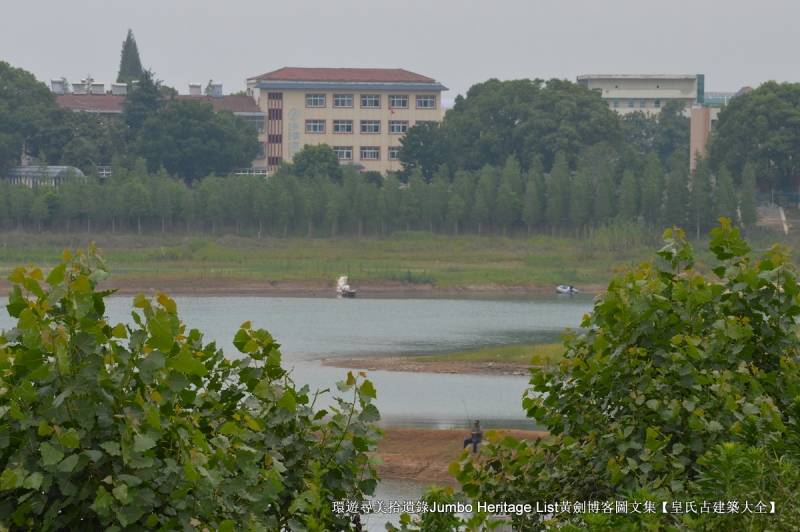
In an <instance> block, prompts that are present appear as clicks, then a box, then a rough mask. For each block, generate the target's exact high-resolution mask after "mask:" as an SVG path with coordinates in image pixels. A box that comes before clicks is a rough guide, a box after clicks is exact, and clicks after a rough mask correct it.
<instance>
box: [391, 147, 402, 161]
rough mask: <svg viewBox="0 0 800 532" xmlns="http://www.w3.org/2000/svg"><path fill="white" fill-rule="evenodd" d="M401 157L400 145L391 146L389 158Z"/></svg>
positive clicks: (392, 159) (394, 159)
mask: <svg viewBox="0 0 800 532" xmlns="http://www.w3.org/2000/svg"><path fill="white" fill-rule="evenodd" d="M398 159H400V146H389V160H390V161H396V160H398Z"/></svg>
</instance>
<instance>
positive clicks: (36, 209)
mask: <svg viewBox="0 0 800 532" xmlns="http://www.w3.org/2000/svg"><path fill="white" fill-rule="evenodd" d="M30 216H31V220H33V221H34V223H36V230H37V231H39V232H41V231H42V224H43V223H45V222H47V219H48V218H49V217H50V207H49V205H48V203H47V196H46V195H45V194H39V195H37V196H36V198H34V200H33V203H32V204H31V213H30Z"/></svg>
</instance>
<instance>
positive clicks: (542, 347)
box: [408, 343, 564, 366]
mask: <svg viewBox="0 0 800 532" xmlns="http://www.w3.org/2000/svg"><path fill="white" fill-rule="evenodd" d="M563 355H564V346H563V345H562V344H560V343H553V344H520V345H502V346H496V347H483V348H481V349H474V350H469V351H456V352H454V353H446V354H443V355H429V356H414V357H408V358H412V359H414V360H416V361H418V362H421V363H434V362H497V363H503V364H520V365H525V366H529V365H534V366H552V365H553V364H557V363H558V361H560V360H561V357H562V356H563Z"/></svg>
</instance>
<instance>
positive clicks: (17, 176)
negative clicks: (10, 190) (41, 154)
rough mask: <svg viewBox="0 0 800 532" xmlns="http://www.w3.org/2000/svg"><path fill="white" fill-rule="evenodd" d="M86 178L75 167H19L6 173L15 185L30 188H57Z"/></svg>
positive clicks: (9, 180)
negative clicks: (76, 179) (72, 180)
mask: <svg viewBox="0 0 800 532" xmlns="http://www.w3.org/2000/svg"><path fill="white" fill-rule="evenodd" d="M82 177H86V176H85V175H84V174H83V172H81V171H80V169H79V168H75V167H74V166H17V167H16V168H11V169H9V170H8V171H7V172H6V175H5V178H6V180H7V181H8V182H9V183H11V184H14V185H24V186H26V187H28V188H34V187H38V186H46V187H57V186H59V185H61V184H63V183H64V182H65V181H67V180H69V179H74V178H82Z"/></svg>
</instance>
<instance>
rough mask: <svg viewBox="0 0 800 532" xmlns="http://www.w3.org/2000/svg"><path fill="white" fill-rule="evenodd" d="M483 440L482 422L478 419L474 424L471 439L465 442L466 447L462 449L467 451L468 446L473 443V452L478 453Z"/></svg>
mask: <svg viewBox="0 0 800 532" xmlns="http://www.w3.org/2000/svg"><path fill="white" fill-rule="evenodd" d="M481 440H483V431H482V430H481V422H480V421H478V420H477V419H476V420H475V423H473V425H472V432H471V433H470V435H469V438H467V439H465V440H464V447H462V449H465V448H466V447H467V445H469V444H470V443H471V444H472V452H473V453H477V452H478V444H479V443H480V442H481Z"/></svg>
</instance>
